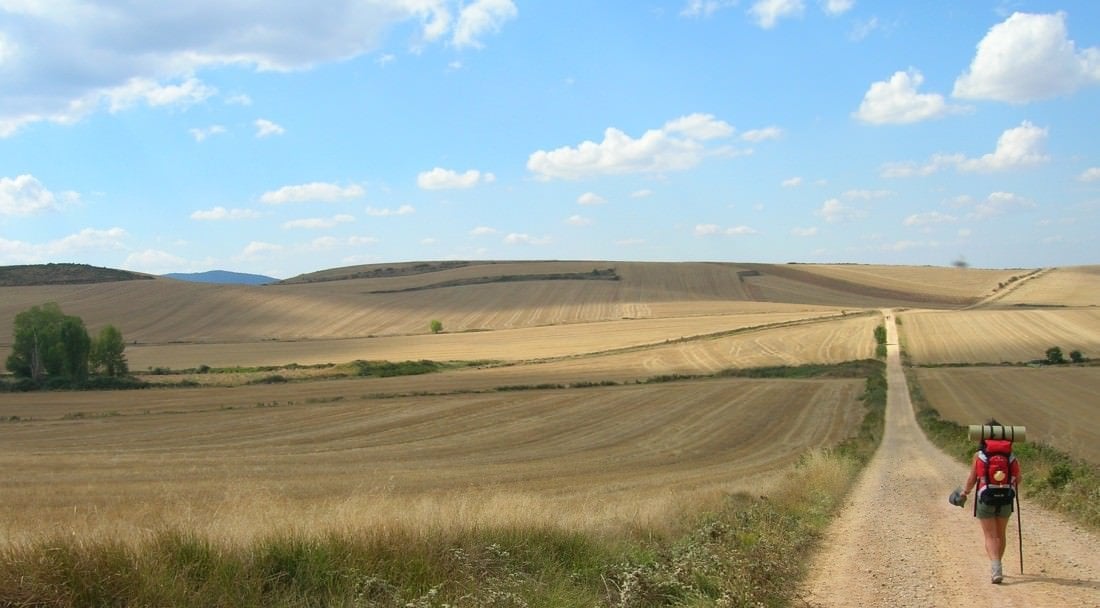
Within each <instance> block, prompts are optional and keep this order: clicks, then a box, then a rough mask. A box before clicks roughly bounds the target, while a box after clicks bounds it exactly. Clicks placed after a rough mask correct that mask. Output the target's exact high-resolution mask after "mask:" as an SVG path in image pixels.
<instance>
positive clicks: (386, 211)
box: [367, 205, 416, 217]
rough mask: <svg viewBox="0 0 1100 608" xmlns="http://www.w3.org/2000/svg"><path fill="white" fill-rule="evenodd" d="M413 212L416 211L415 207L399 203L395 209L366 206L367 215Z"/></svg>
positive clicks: (383, 215) (384, 215) (408, 213)
mask: <svg viewBox="0 0 1100 608" xmlns="http://www.w3.org/2000/svg"><path fill="white" fill-rule="evenodd" d="M413 213H416V207H413V206H412V205H401V206H400V207H398V208H397V209H388V208H387V209H376V208H374V207H367V215H369V216H372V217H390V216H395V215H412V214H413Z"/></svg>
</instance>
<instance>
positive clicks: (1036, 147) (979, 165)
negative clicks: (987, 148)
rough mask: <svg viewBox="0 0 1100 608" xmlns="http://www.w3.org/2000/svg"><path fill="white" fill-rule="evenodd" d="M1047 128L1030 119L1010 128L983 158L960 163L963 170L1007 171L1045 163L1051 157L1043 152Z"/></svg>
mask: <svg viewBox="0 0 1100 608" xmlns="http://www.w3.org/2000/svg"><path fill="white" fill-rule="evenodd" d="M1046 138H1047V130H1046V129H1042V128H1039V127H1036V126H1035V125H1033V124H1031V123H1030V122H1028V121H1026V120H1025V121H1024V122H1022V123H1020V126H1018V127H1016V128H1014V129H1009V130H1007V131H1005V132H1004V133H1002V134H1001V136H1000V137H999V138H997V148H996V149H995V150H994V151H993V152H992V153H990V154H986V155H984V156H982V157H981V158H974V159H967V160H965V161H963V162H961V163H960V164H959V169H960V170H961V171H979V172H990V171H1005V170H1008V169H1015V168H1017V167H1026V166H1030V165H1036V164H1040V163H1044V162H1046V161H1047V160H1049V157H1048V156H1046V155H1045V154H1043V152H1042V144H1043V142H1044V141H1045V140H1046Z"/></svg>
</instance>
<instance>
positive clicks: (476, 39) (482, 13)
mask: <svg viewBox="0 0 1100 608" xmlns="http://www.w3.org/2000/svg"><path fill="white" fill-rule="evenodd" d="M518 13H519V11H518V10H517V9H516V5H515V4H513V3H512V0H475V1H474V2H473V3H471V4H468V5H466V6H464V7H463V8H462V11H461V12H460V13H459V14H458V23H457V24H455V31H454V36H453V38H452V39H451V42H452V43H453V44H454V45H455V46H456V47H458V48H462V47H467V46H470V47H474V48H481V46H482V45H481V41H480V38H481V37H482V36H483V35H485V34H486V33H488V32H498V31H500V28H501V27H502V26H503V25H504V23H505V22H507V21H509V20H511V19H515V18H516V15H517V14H518Z"/></svg>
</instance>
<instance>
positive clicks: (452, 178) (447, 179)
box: [416, 167, 496, 190]
mask: <svg viewBox="0 0 1100 608" xmlns="http://www.w3.org/2000/svg"><path fill="white" fill-rule="evenodd" d="M494 181H496V176H495V175H493V174H492V173H482V172H481V171H478V170H477V169H470V170H468V171H466V172H465V173H459V172H457V171H452V170H451V169H443V168H441V167H436V168H434V169H432V170H431V171H424V172H422V173H420V174H419V175H417V176H416V185H418V186H420V187H421V188H423V189H424V190H450V189H460V188H473V187H474V186H476V185H478V184H491V183H493V182H494Z"/></svg>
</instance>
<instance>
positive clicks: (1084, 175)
mask: <svg viewBox="0 0 1100 608" xmlns="http://www.w3.org/2000/svg"><path fill="white" fill-rule="evenodd" d="M1077 180H1078V181H1082V182H1095V181H1097V180H1100V167H1090V168H1088V169H1085V170H1084V171H1082V172H1081V175H1078V176H1077Z"/></svg>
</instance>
